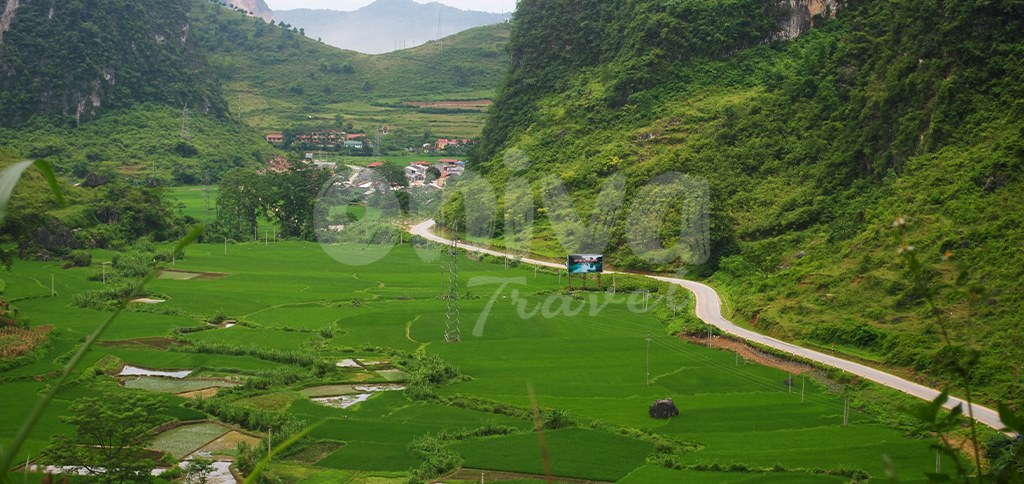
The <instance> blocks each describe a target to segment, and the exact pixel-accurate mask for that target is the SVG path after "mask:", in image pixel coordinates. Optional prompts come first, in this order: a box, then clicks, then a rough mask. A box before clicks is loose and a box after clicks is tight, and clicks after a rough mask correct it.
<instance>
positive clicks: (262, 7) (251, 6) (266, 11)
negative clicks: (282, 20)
mask: <svg viewBox="0 0 1024 484" xmlns="http://www.w3.org/2000/svg"><path fill="white" fill-rule="evenodd" d="M229 2H230V3H231V5H233V6H235V7H238V8H240V9H242V10H245V11H246V12H249V13H251V14H252V15H253V16H254V17H259V18H261V19H263V20H266V21H267V22H269V21H271V20H272V19H273V18H274V12H273V11H272V10H270V7H269V6H267V3H266V2H264V1H263V0H229Z"/></svg>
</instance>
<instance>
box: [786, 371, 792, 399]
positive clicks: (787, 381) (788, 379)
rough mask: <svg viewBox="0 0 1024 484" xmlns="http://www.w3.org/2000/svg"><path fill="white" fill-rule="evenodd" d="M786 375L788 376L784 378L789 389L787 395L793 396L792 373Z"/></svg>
mask: <svg viewBox="0 0 1024 484" xmlns="http://www.w3.org/2000/svg"><path fill="white" fill-rule="evenodd" d="M786 375H789V376H788V377H787V378H786V386H787V387H789V393H790V394H791V395H792V394H793V374H792V373H786Z"/></svg>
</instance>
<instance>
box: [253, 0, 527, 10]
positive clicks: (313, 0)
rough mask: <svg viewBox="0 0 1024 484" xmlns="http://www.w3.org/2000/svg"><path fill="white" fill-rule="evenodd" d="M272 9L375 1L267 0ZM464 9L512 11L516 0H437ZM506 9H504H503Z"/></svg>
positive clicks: (352, 7) (360, 4)
mask: <svg viewBox="0 0 1024 484" xmlns="http://www.w3.org/2000/svg"><path fill="white" fill-rule="evenodd" d="M265 1H266V2H267V5H268V6H270V9H271V10H291V9H293V8H329V9H331V10H357V9H359V8H361V7H364V6H366V5H369V4H371V3H373V0H265ZM416 1H417V2H419V3H430V1H429V0H416ZM437 1H439V2H440V3H443V4H445V5H451V6H453V7H455V8H461V9H463V10H479V11H482V12H502V11H505V12H511V11H512V10H515V8H516V0H437ZM503 9H504V10H503Z"/></svg>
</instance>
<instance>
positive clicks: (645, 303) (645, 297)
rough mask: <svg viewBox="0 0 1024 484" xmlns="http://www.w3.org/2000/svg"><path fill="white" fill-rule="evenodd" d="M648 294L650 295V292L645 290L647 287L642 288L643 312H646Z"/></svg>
mask: <svg viewBox="0 0 1024 484" xmlns="http://www.w3.org/2000/svg"><path fill="white" fill-rule="evenodd" d="M650 295H651V293H649V292H647V289H644V312H645V313H646V312H647V297H648V296H650Z"/></svg>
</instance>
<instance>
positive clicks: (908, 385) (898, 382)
mask: <svg viewBox="0 0 1024 484" xmlns="http://www.w3.org/2000/svg"><path fill="white" fill-rule="evenodd" d="M433 227H434V221H433V220H427V221H426V222H422V223H419V224H417V225H414V226H413V227H411V228H410V229H409V232H410V233H411V234H413V235H417V236H420V237H423V238H424V239H427V240H430V241H433V242H437V243H440V244H450V243H451V240H448V239H446V238H444V237H440V236H438V235H435V234H434V233H433V232H431V231H430V229H432V228H433ZM459 247H460V248H462V249H464V250H468V251H471V252H478V253H482V254H489V255H493V256H498V257H510V256H509V255H508V254H505V253H503V252H498V251H495V250H490V249H483V248H480V247H474V246H472V245H466V244H461V243H460V244H459ZM522 262H525V263H527V264H531V265H538V266H543V267H551V268H555V269H563V268H565V265H564V264H557V263H553V262H548V261H542V260H536V259H528V258H523V259H522ZM648 277H652V278H654V279H657V280H659V281H663V282H668V283H670V284H677V285H679V286H682V287H684V288H686V289H687V290H689V291H690V292H692V293H693V295H694V297H695V298H696V312H697V317H698V318H700V319H701V320H703V321H704V322H705V323H707V324H710V325H713V326H715V327H717V328H718V329H720V330H722V331H723V332H725V333H728V334H731V335H733V336H737V337H739V338H742V339H744V340H747V341H751V342H754V343H758V344H761V345H764V346H768V347H771V348H774V349H776V350H779V351H783V352H785V353H789V354H791V355H795V356H799V357H801V358H805V359H807V360H811V361H815V362H817V363H821V364H823V365H828V366H831V367H833V368H838V369H840V370H843V371H846V372H848V373H851V374H854V375H857V376H859V377H861V378H866V379H868V380H871V381H873V382H876V383H878V384H881V385H885V386H887V387H889V388H894V389H896V390H899V391H901V392H903V393H906V394H908V395H913V396H915V397H918V398H921V399H924V400H934V399H935V397H938V396H939V394H940V392H939V391H938V390H935V389H932V388H928V387H926V386H924V385H920V384H917V383H914V382H912V381H908V380H905V379H903V378H900V377H898V376H896V375H892V374H889V373H886V372H884V371H881V370H878V369H875V368H872V367H870V366H866V365H862V364H860V363H855V362H852V361H848V360H844V359H842V358H837V357H835V356H832V355H828V354H825V353H821V352H818V351H814V350H810V349H807V348H802V347H800V346H796V345H794V344H792V343H787V342H785V341H781V340H777V339H775V338H771V337H768V336H765V335H763V334H760V333H756V332H754V331H751V330H749V329H746V328H741V327H739V326H737V325H735V324H733V323H732V322H731V321H729V320H728V319H725V317H724V316H722V302H721V299H719V297H718V293H717V292H715V290H714V289H712V288H711V287H710V286H707V285H705V284H701V283H699V282H694V281H688V280H685V279H677V278H674V277H661V276H648ZM961 404H962V405H963V406H964V413H965V414H967V402H966V401H963V400H961V399H959V398H956V397H953V396H950V397H949V401H948V402H946V408H953V407H956V406H957V405H961ZM972 410H973V411H974V419H975V420H977V421H978V422H981V423H983V424H985V425H988V426H989V427H992V428H994V429H997V430H1000V429H1002V428H1003V424H1002V421H1001V420H999V412H996V411H995V410H992V409H990V408H987V407H983V406H981V405H977V404H974V405H972Z"/></svg>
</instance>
